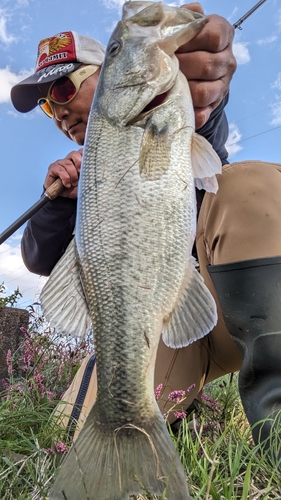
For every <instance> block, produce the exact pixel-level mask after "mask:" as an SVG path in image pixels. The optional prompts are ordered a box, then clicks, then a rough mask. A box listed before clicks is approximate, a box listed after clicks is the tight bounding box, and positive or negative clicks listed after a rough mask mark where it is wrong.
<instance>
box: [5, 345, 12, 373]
mask: <svg viewBox="0 0 281 500" xmlns="http://www.w3.org/2000/svg"><path fill="white" fill-rule="evenodd" d="M6 363H7V367H8V374H9V375H12V373H13V367H12V351H11V349H9V350H8V352H7V357H6Z"/></svg>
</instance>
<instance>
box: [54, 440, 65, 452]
mask: <svg viewBox="0 0 281 500" xmlns="http://www.w3.org/2000/svg"><path fill="white" fill-rule="evenodd" d="M56 450H57V452H58V453H66V452H67V447H66V445H65V444H64V443H63V442H62V441H59V442H58V443H57V444H56Z"/></svg>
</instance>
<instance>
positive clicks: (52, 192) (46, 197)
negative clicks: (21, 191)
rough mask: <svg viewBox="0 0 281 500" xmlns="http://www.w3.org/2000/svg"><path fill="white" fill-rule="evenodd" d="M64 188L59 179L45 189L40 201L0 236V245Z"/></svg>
mask: <svg viewBox="0 0 281 500" xmlns="http://www.w3.org/2000/svg"><path fill="white" fill-rule="evenodd" d="M63 188H64V186H63V183H62V182H61V179H60V178H59V177H58V179H56V180H55V182H53V184H51V186H49V187H48V189H46V191H45V192H44V194H43V195H42V196H41V198H40V200H38V201H37V202H36V203H34V205H32V206H31V207H30V208H29V209H28V210H27V211H26V212H24V214H22V215H21V216H20V217H19V218H18V219H17V220H15V222H13V223H12V224H11V225H10V226H9V227H8V228H7V229H5V231H3V233H1V234H0V245H2V243H4V241H6V240H7V239H8V238H9V237H10V236H11V235H12V234H14V233H15V232H16V230H17V229H19V228H20V227H21V226H22V225H23V224H24V223H25V222H26V221H28V219H30V217H32V215H34V214H36V212H38V210H39V209H40V208H42V207H43V206H44V205H45V204H46V203H48V201H50V200H54V199H55V198H57V196H59V195H60V193H61V192H62V190H63Z"/></svg>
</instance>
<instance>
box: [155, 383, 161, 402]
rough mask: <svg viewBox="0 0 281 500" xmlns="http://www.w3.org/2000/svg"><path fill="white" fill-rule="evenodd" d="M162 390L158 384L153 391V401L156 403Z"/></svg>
mask: <svg viewBox="0 0 281 500" xmlns="http://www.w3.org/2000/svg"><path fill="white" fill-rule="evenodd" d="M162 389H163V384H159V385H158V386H157V387H156V389H155V399H156V401H158V399H159V398H160V396H161V393H162Z"/></svg>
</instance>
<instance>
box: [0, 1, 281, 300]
mask: <svg viewBox="0 0 281 500" xmlns="http://www.w3.org/2000/svg"><path fill="white" fill-rule="evenodd" d="M164 3H172V2H168V1H165V2H164ZM256 3H257V0H231V1H230V0H202V2H201V4H202V6H203V8H204V10H205V13H206V14H214V13H215V14H219V15H220V16H223V17H225V18H226V19H227V20H228V21H229V22H230V23H231V24H234V23H235V22H236V21H237V20H238V19H239V18H240V17H242V16H243V15H244V14H245V13H246V12H248V11H249V10H250V9H251V8H252V7H253V6H254V5H255V4H256ZM174 4H175V3H174ZM122 5H123V0H80V2H79V3H78V4H77V2H76V1H74V0H67V1H66V0H48V2H45V1H42V0H0V131H1V133H0V151H1V156H0V158H1V160H0V172H1V176H0V203H1V205H0V233H2V232H3V231H4V230H5V229H6V228H7V227H8V226H9V225H10V224H11V223H12V222H14V221H15V220H16V219H17V218H18V217H19V216H20V215H21V214H22V213H24V212H25V211H26V210H27V209H28V208H29V207H30V206H31V205H32V204H33V203H35V202H36V201H37V200H38V199H39V198H40V196H41V193H42V186H43V182H44V179H45V175H46V172H47V169H48V166H49V164H50V163H53V162H54V161H55V160H57V159H59V158H64V157H65V156H66V155H67V154H68V153H69V152H70V151H72V150H74V149H78V147H77V146H76V145H75V144H74V143H71V141H70V140H69V139H67V138H66V137H64V136H63V135H62V134H61V133H60V132H59V131H58V130H57V129H56V127H55V125H54V123H53V122H52V120H50V119H49V118H47V117H46V116H45V115H44V114H43V113H42V111H41V110H40V109H38V108H37V109H35V110H33V111H31V112H30V113H26V114H22V113H19V112H17V111H16V110H15V109H14V108H13V106H12V104H11V101H10V89H11V87H12V86H13V85H15V84H16V83H17V82H19V81H21V80H23V79H24V78H25V77H27V76H29V75H30V74H32V73H33V68H34V65H35V60H36V53H37V45H38V42H39V41H40V40H41V39H43V38H45V37H49V36H53V35H55V34H57V33H59V32H60V31H68V30H74V31H77V32H78V33H81V34H85V35H90V36H93V37H94V38H97V39H98V40H100V41H101V42H102V43H103V44H104V45H106V44H107V42H108V40H109V37H110V35H111V33H112V31H113V29H114V26H115V24H116V22H118V20H120V18H121V8H122ZM178 5H180V3H178ZM234 53H235V56H236V59H237V63H238V67H237V71H236V73H235V75H234V77H233V79H232V82H231V86H230V101H229V104H228V105H227V108H226V113H227V117H228V121H229V125H230V134H229V138H228V150H229V154H230V156H229V161H230V162H236V161H243V160H247V159H257V160H265V161H271V162H277V163H280V162H281V154H280V153H281V140H280V135H281V64H280V63H281V2H280V0H267V1H266V2H265V3H264V4H263V6H262V7H260V8H259V9H258V10H257V11H256V12H255V13H254V14H253V15H252V16H251V17H249V18H248V19H247V20H246V21H245V22H244V23H243V24H242V30H238V29H237V30H236V32H235V39H234ZM22 231H23V228H21V229H20V230H18V231H17V232H16V233H15V235H13V236H12V237H10V238H9V239H8V240H7V241H6V242H5V243H3V244H2V245H1V247H0V283H2V282H4V283H5V286H6V288H7V292H6V293H7V295H9V294H10V293H12V292H13V291H14V290H15V289H16V288H17V287H19V290H20V292H21V293H22V294H23V298H22V299H21V300H20V302H19V306H20V307H23V308H25V307H27V306H29V305H30V304H32V303H33V302H34V301H36V300H38V296H39V292H40V289H41V287H42V284H43V283H44V281H45V279H43V278H40V277H39V276H37V275H34V274H31V273H29V272H28V271H27V269H26V268H25V266H24V264H23V262H22V258H21V253H20V240H21V235H22Z"/></svg>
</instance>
